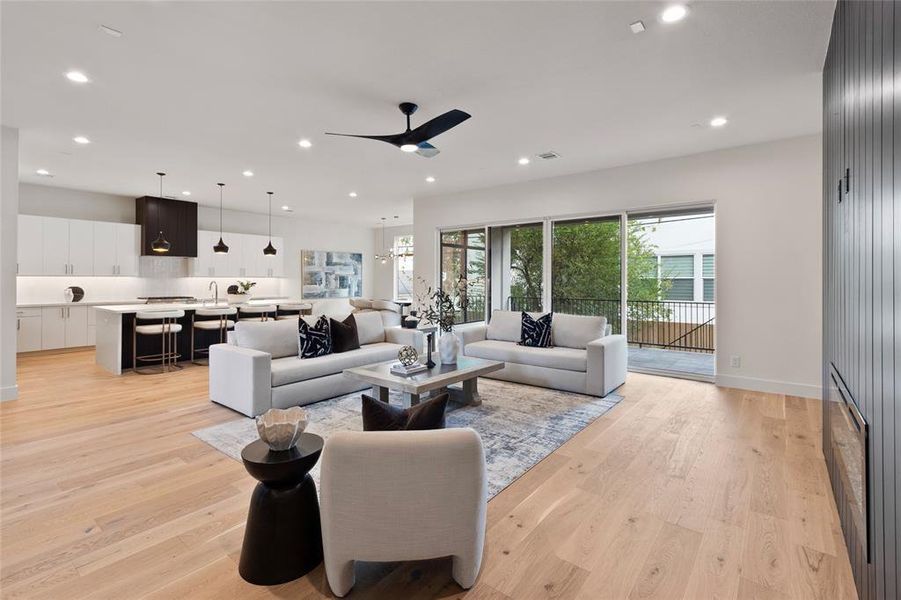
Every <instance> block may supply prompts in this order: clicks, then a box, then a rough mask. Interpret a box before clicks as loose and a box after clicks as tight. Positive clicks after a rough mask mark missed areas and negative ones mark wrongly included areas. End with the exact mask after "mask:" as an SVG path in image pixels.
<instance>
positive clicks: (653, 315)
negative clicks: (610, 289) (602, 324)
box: [507, 296, 716, 352]
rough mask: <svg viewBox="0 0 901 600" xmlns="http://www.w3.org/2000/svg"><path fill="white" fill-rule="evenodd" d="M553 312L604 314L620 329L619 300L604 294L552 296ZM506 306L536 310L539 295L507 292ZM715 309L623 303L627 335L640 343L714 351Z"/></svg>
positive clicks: (705, 305)
mask: <svg viewBox="0 0 901 600" xmlns="http://www.w3.org/2000/svg"><path fill="white" fill-rule="evenodd" d="M552 306H553V308H552V309H553V311H554V312H561V313H567V314H572V315H593V316H603V317H607V322H608V323H610V325H611V327H612V329H613V333H621V326H620V323H621V319H620V301H619V300H608V299H603V298H554V299H553V300H552ZM507 308H508V309H509V310H524V311H527V312H538V311H541V310H542V305H541V298H528V297H521V296H510V297H508V298H507ZM715 321H716V311H715V309H714V304H713V302H684V301H677V300H630V301H629V302H628V303H627V304H626V337H627V339H628V341H629V343H630V344H632V345H635V346H638V347H639V348H641V347H645V346H648V347H652V348H667V349H673V350H687V351H692V352H713V351H714V348H715V338H714V333H715V330H714V327H715Z"/></svg>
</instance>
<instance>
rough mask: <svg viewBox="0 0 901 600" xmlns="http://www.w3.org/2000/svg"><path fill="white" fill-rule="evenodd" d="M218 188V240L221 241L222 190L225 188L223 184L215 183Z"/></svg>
mask: <svg viewBox="0 0 901 600" xmlns="http://www.w3.org/2000/svg"><path fill="white" fill-rule="evenodd" d="M216 185H218V186H219V239H222V188H224V187H225V184H224V183H217V184H216Z"/></svg>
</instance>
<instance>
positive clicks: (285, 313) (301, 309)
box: [275, 302, 313, 321]
mask: <svg viewBox="0 0 901 600" xmlns="http://www.w3.org/2000/svg"><path fill="white" fill-rule="evenodd" d="M311 314H313V305H312V304H309V303H303V304H298V303H296V302H291V303H285V304H279V305H278V316H277V317H275V319H276V320H277V321H284V320H286V319H296V318H297V317H299V316H300V315H311Z"/></svg>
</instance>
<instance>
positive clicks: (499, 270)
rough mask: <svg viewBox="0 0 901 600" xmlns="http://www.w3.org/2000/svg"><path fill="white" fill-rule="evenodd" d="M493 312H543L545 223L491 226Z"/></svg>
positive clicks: (489, 232) (489, 231)
mask: <svg viewBox="0 0 901 600" xmlns="http://www.w3.org/2000/svg"><path fill="white" fill-rule="evenodd" d="M488 234H489V239H490V242H489V244H490V257H491V261H490V268H491V270H490V274H491V309H492V310H525V311H529V312H538V311H541V310H542V309H543V306H544V302H543V299H542V296H543V293H544V281H543V280H544V223H524V224H519V225H505V226H502V227H490V228H489V229H488Z"/></svg>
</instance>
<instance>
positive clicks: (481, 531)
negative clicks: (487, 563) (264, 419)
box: [320, 428, 488, 597]
mask: <svg viewBox="0 0 901 600" xmlns="http://www.w3.org/2000/svg"><path fill="white" fill-rule="evenodd" d="M320 503H321V507H322V508H321V514H322V543H323V549H324V553H325V573H326V576H327V577H328V583H329V586H330V587H331V588H332V592H333V593H334V594H335V595H336V596H339V597H343V596H344V595H346V594H347V593H348V592H349V591H350V589H351V588H352V587H353V585H354V561H357V560H362V561H372V562H376V561H384V562H394V561H403V560H421V559H428V558H438V557H442V556H451V557H453V577H454V579H455V580H456V581H457V583H459V584H460V585H461V586H462V587H463V588H465V589H469V588H470V587H472V586H473V584H474V583H475V581H476V577H478V574H479V569H480V568H481V564H482V549H483V547H484V544H485V515H486V511H487V507H488V479H487V475H486V471H485V452H484V450H483V448H482V440H481V438H479V434H477V433H476V432H475V431H473V430H472V429H465V428H460V429H435V430H430V431H367V432H353V431H344V432H339V433H336V434H334V435H332V436H330V437H329V438H328V440H327V441H326V443H325V449H324V450H323V452H322V469H321V476H320Z"/></svg>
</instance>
